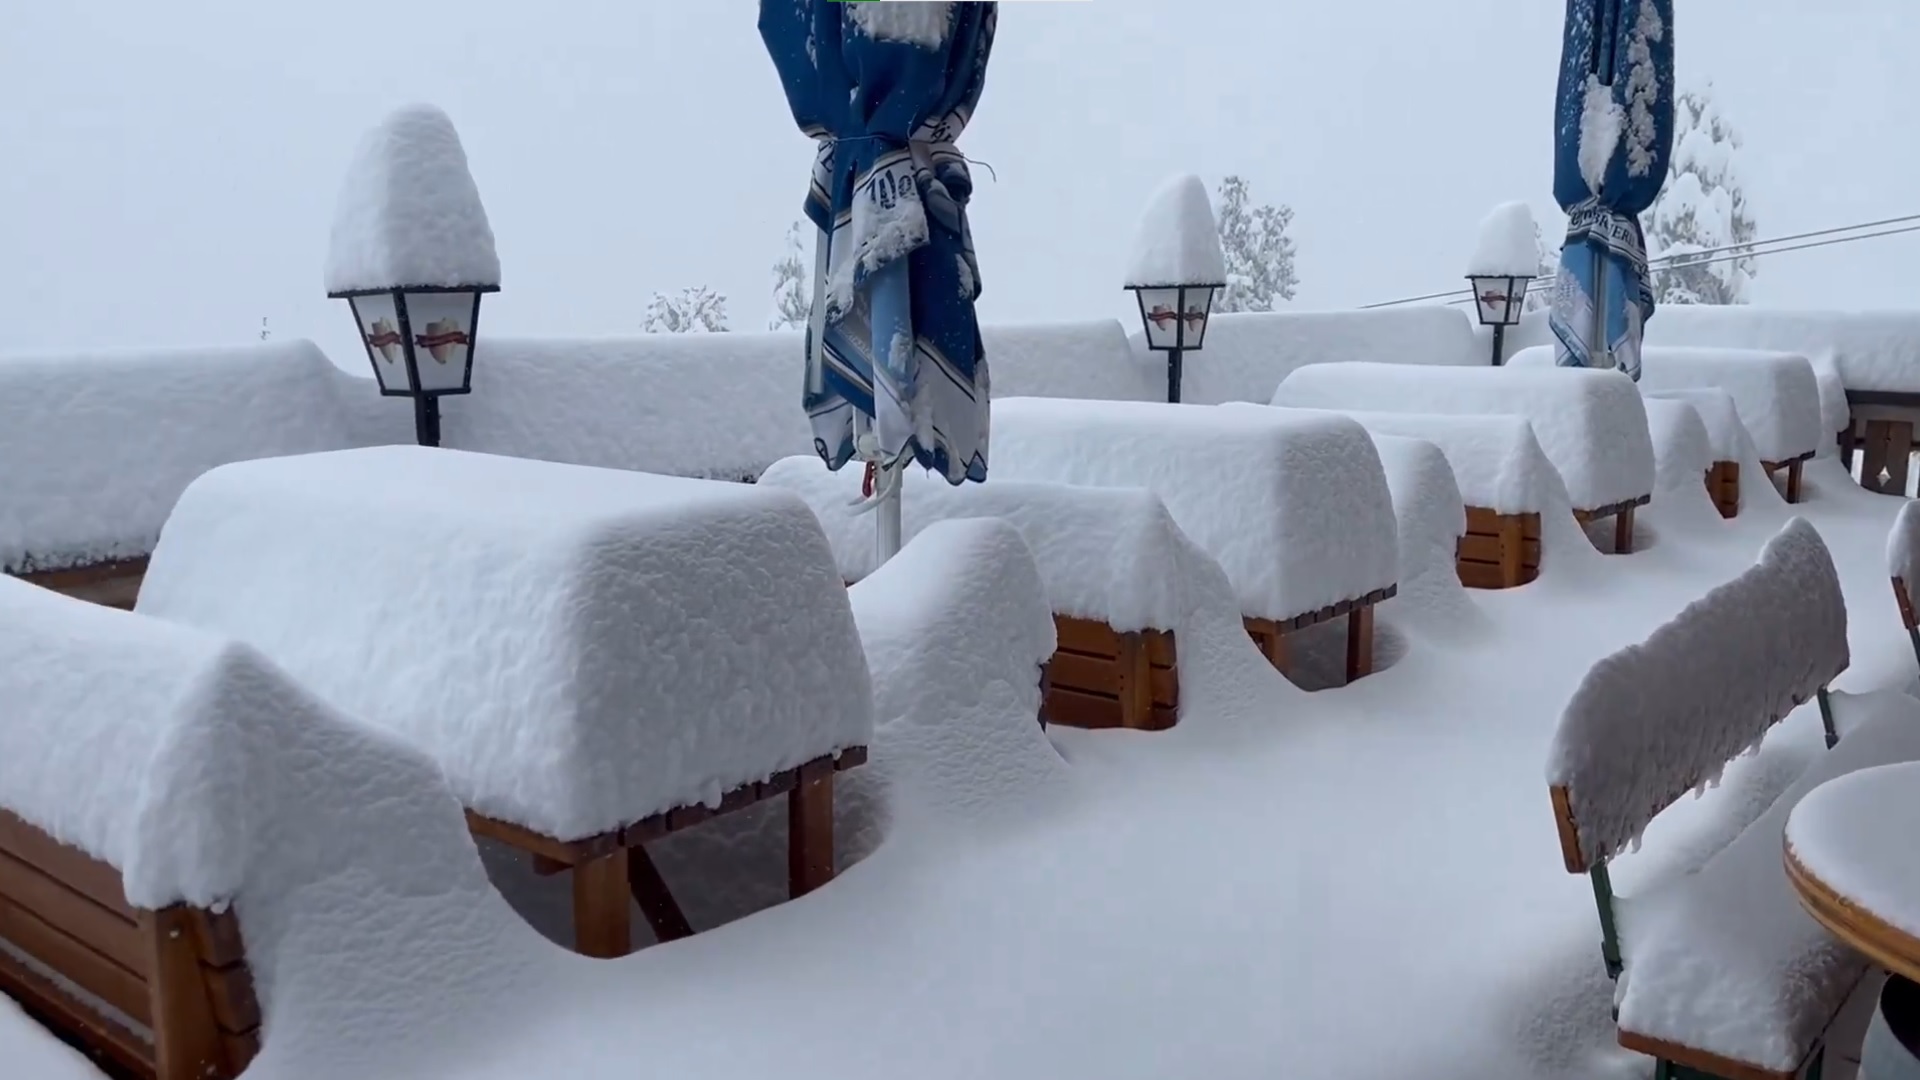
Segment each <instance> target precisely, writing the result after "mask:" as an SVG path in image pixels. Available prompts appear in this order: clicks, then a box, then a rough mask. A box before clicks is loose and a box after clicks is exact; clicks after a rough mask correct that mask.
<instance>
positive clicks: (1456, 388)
mask: <svg viewBox="0 0 1920 1080" xmlns="http://www.w3.org/2000/svg"><path fill="white" fill-rule="evenodd" d="M1273 403H1274V404H1275V405H1284V406H1294V407H1299V408H1309V409H1363V410H1372V411H1378V412H1412V413H1448V414H1453V415H1485V414H1505V415H1513V416H1524V417H1526V419H1527V420H1528V422H1530V423H1531V424H1532V425H1533V430H1534V434H1535V435H1536V436H1537V437H1538V438H1539V440H1540V448H1541V449H1542V450H1544V451H1545V452H1546V455H1547V460H1549V461H1551V462H1553V467H1554V469H1555V471H1557V472H1558V473H1559V474H1560V478H1561V480H1562V481H1563V482H1564V483H1565V484H1566V487H1567V495H1568V497H1569V498H1570V499H1571V500H1572V501H1573V505H1574V507H1575V508H1576V509H1581V510H1597V509H1600V508H1601V507H1605V506H1612V505H1614V504H1616V503H1622V502H1627V501H1629V500H1632V499H1638V498H1640V497H1641V496H1644V495H1649V494H1651V493H1652V492H1653V443H1652V441H1651V439H1650V438H1649V436H1648V434H1647V415H1646V408H1645V406H1644V405H1643V404H1642V403H1641V398H1640V393H1639V390H1638V389H1636V388H1635V386H1634V384H1633V381H1632V380H1631V379H1628V378H1627V377H1626V376H1625V375H1622V374H1620V373H1619V372H1617V371H1595V370H1589V369H1584V368H1579V369H1576V368H1554V369H1552V370H1539V369H1530V368H1489V367H1479V368H1454V367H1409V366H1405V365H1400V364H1338V365H1333V364H1327V365H1318V366H1315V367H1307V368H1301V369H1300V370H1299V371H1296V372H1294V373H1293V374H1291V375H1289V376H1287V379H1286V381H1285V382H1283V383H1281V384H1280V388H1279V389H1278V390H1277V391H1275V392H1274V395H1273ZM1456 468H1457V467H1456Z"/></svg>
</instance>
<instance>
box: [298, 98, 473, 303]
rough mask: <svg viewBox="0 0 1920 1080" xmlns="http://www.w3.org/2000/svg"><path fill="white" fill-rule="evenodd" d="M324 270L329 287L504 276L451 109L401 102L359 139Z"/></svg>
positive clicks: (339, 288) (465, 281) (453, 281)
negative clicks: (447, 111) (448, 116)
mask: <svg viewBox="0 0 1920 1080" xmlns="http://www.w3.org/2000/svg"><path fill="white" fill-rule="evenodd" d="M326 278H327V292H329V293H342V292H353V291H355V290H358V289H390V288H394V287H395V286H399V285H498V284H500V257H499V255H497V254H496V253H495V252H494V249H493V227H492V226H490V225H488V224H487V210H486V207H484V206H482V205H481V204H480V189H479V188H478V187H476V186H474V183H473V174H472V173H470V172H468V171H467V152H466V151H465V150H464V149H462V148H461V146H460V133H459V132H457V131H455V130H454V129H453V121H452V120H450V119H448V118H447V114H446V113H444V112H441V111H440V110H439V109H437V108H435V107H434V106H431V105H413V106H409V107H407V108H403V109H399V110H397V111H395V112H394V113H392V114H391V115H389V116H388V117H387V118H386V119H385V120H383V121H381V122H380V124H379V126H378V127H375V128H374V129H373V130H372V131H369V132H368V133H367V134H366V136H365V137H364V138H362V139H361V141H360V146H359V149H358V150H356V151H355V153H354V158H353V164H352V165H351V166H350V167H349V168H348V169H347V178H346V182H345V184H343V185H342V187H341V189H340V201H339V203H338V205H337V207H336V208H335V210H334V216H333V240H332V243H331V245H330V246H329V247H328V249H327V273H326Z"/></svg>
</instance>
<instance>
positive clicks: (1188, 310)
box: [1181, 286, 1220, 349]
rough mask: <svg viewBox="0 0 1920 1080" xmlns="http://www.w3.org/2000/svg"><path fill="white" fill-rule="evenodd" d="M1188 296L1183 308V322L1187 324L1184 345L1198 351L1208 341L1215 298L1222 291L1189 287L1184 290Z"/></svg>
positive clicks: (1203, 287)
mask: <svg viewBox="0 0 1920 1080" xmlns="http://www.w3.org/2000/svg"><path fill="white" fill-rule="evenodd" d="M1182 291H1183V292H1184V293H1185V294H1186V295H1185V297H1184V303H1183V304H1182V307H1183V309H1184V311H1183V313H1182V316H1181V321H1182V322H1183V323H1185V324H1186V325H1185V326H1184V329H1185V331H1186V337H1185V338H1184V339H1183V341H1182V344H1184V345H1185V346H1186V347H1187V348H1189V349H1198V348H1199V347H1200V345H1201V343H1202V342H1204V341H1206V339H1207V324H1208V323H1209V322H1211V321H1212V316H1213V298H1214V295H1215V294H1216V293H1218V292H1219V291H1220V290H1218V289H1214V288H1211V287H1207V286H1199V287H1189V288H1187V289H1184V290H1182Z"/></svg>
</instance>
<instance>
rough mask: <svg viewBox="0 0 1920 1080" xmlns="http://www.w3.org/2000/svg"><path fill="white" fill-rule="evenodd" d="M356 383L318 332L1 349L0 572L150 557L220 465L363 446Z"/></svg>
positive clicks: (56, 567) (57, 567) (58, 567)
mask: <svg viewBox="0 0 1920 1080" xmlns="http://www.w3.org/2000/svg"><path fill="white" fill-rule="evenodd" d="M343 389H344V387H343V386H342V385H341V379H340V377H339V375H338V373H337V371H336V369H335V368H334V366H333V365H332V364H331V363H329V362H328V360H327V358H326V356H325V355H324V354H322V353H321V352H320V350H319V349H317V348H315V347H314V345H313V344H312V343H311V342H307V341H285V342H278V341H276V342H272V343H268V344H255V345H240V346H225V347H219V348H202V349H173V350H160V351H115V352H99V353H82V354H46V355H32V356H7V357H0V461H5V462H6V463H7V482H6V484H5V485H4V490H0V570H4V571H9V572H21V571H26V570H49V569H60V568H62V567H66V566H75V565H84V564H86V563H93V562H101V561H104V560H108V559H120V558H133V557H136V556H140V555H145V554H147V553H148V552H150V551H152V550H153V544H154V541H155V540H156V539H158V537H159V535H160V526H161V523H163V522H164V521H165V520H166V517H167V512H168V511H169V510H171V509H173V503H174V500H175V499H177V498H179V497H180V493H181V492H182V491H184V490H186V487H187V485H188V484H189V483H191V482H192V481H193V479H194V477H196V476H199V475H200V474H201V473H203V472H205V471H207V470H208V469H211V468H213V467H215V466H217V465H225V464H227V463H229V462H233V461H244V460H247V459H251V458H261V457H273V456H276V455H279V454H304V453H309V452H312V451H316V450H340V449H345V448H347V447H350V446H354V445H356V444H357V442H358V440H357V438H356V435H355V432H354V431H353V430H352V425H351V424H350V423H349V418H348V413H347V410H346V408H345V406H344V405H343V403H342V400H341V397H340V393H341V391H342V390H343Z"/></svg>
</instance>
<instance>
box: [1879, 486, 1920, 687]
mask: <svg viewBox="0 0 1920 1080" xmlns="http://www.w3.org/2000/svg"><path fill="white" fill-rule="evenodd" d="M1887 573H1888V575H1889V576H1891V577H1892V579H1893V601H1894V603H1895V604H1896V605H1897V606H1898V607H1899V608H1900V622H1901V625H1903V626H1905V627H1906V628H1907V638H1908V639H1909V640H1911V641H1912V642H1913V655H1914V658H1915V659H1920V615H1917V614H1916V612H1915V610H1914V603H1913V591H1914V589H1916V588H1920V501H1911V500H1910V501H1908V502H1907V503H1906V504H1905V505H1903V506H1901V507H1900V513H1899V514H1898V515H1896V516H1895V517H1894V519H1893V528H1892V529H1891V530H1889V531H1888V533H1887Z"/></svg>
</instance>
